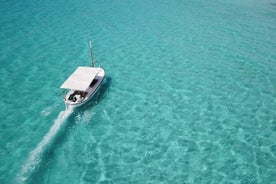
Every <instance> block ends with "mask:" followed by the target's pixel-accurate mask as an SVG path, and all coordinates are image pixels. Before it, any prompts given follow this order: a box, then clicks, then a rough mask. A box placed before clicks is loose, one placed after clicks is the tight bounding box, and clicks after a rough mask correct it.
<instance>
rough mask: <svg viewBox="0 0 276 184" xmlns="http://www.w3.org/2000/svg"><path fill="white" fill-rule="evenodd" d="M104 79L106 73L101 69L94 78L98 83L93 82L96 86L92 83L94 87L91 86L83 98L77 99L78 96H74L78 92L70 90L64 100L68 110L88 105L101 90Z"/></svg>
mask: <svg viewBox="0 0 276 184" xmlns="http://www.w3.org/2000/svg"><path fill="white" fill-rule="evenodd" d="M104 77H105V71H104V70H103V69H102V68H100V71H99V73H98V74H97V75H96V76H95V78H94V80H95V81H96V82H95V81H93V82H94V84H92V83H93V82H92V83H91V84H92V85H91V86H89V88H88V89H87V90H86V91H82V92H81V93H84V94H85V96H82V97H81V95H79V97H78V98H76V97H77V95H74V94H75V93H76V92H77V90H73V89H71V90H69V92H68V93H67V94H66V95H65V97H64V100H63V101H64V103H65V106H66V108H68V107H69V106H70V107H73V108H74V107H79V106H81V105H83V104H85V103H87V102H88V101H89V100H90V99H91V98H92V97H93V96H94V94H95V93H96V92H97V91H98V89H99V88H100V86H101V84H102V82H103V80H104ZM72 97H73V98H72ZM74 98H75V99H74Z"/></svg>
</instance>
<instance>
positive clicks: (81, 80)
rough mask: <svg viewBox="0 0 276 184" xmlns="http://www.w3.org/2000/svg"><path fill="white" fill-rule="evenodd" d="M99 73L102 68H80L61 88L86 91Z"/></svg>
mask: <svg viewBox="0 0 276 184" xmlns="http://www.w3.org/2000/svg"><path fill="white" fill-rule="evenodd" d="M99 71H100V68H92V67H85V66H79V67H78V68H77V69H76V70H75V71H74V73H72V74H71V75H70V77H69V78H68V79H67V80H66V81H65V82H64V83H63V84H62V85H61V86H60V88H63V89H74V90H79V91H86V90H87V88H88V87H89V85H90V83H91V82H92V81H93V79H94V78H95V76H96V75H97V74H98V73H99Z"/></svg>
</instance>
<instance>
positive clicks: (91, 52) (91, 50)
mask: <svg viewBox="0 0 276 184" xmlns="http://www.w3.org/2000/svg"><path fill="white" fill-rule="evenodd" d="M89 46H90V55H91V60H92V65H91V66H92V67H94V65H95V61H94V57H93V49H92V42H91V41H89Z"/></svg>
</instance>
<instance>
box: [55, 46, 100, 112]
mask: <svg viewBox="0 0 276 184" xmlns="http://www.w3.org/2000/svg"><path fill="white" fill-rule="evenodd" d="M89 44H90V53H91V59H92V65H91V66H79V67H78V68H77V69H76V70H75V71H74V72H73V73H72V74H71V75H70V76H69V77H68V78H67V79H66V81H65V82H64V83H63V84H62V85H61V86H60V88H62V89H67V90H68V92H67V93H66V94H65V95H64V99H63V101H64V103H65V106H66V108H68V107H78V106H81V105H83V104H85V103H86V102H88V101H89V100H90V99H91V98H92V97H93V96H94V94H95V93H96V92H97V90H98V89H99V87H100V86H101V84H102V82H103V80H104V77H105V71H104V69H103V68H101V67H95V66H94V65H95V62H94V57H93V51H92V43H91V41H90V42H89Z"/></svg>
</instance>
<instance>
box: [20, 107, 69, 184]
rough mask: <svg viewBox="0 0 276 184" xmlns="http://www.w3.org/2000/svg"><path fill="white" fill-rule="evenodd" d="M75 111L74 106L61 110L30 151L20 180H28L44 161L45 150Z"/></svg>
mask: <svg viewBox="0 0 276 184" xmlns="http://www.w3.org/2000/svg"><path fill="white" fill-rule="evenodd" d="M72 113H73V108H70V107H69V108H67V109H66V110H65V111H61V112H60V113H59V115H58V117H57V119H56V120H55V122H54V124H53V125H52V126H51V128H50V130H49V132H48V133H47V134H46V135H45V136H44V137H43V139H42V141H40V143H39V144H38V145H37V146H36V148H35V149H34V150H33V151H31V152H30V154H29V157H28V159H27V161H26V162H25V164H24V165H23V167H22V168H21V171H20V173H19V175H18V179H19V180H20V182H24V181H26V180H27V179H28V178H29V177H30V176H31V174H32V173H33V172H34V171H35V170H36V169H37V168H38V166H39V165H40V162H41V161H42V156H43V153H44V151H46V150H47V148H48V147H49V146H50V145H51V142H52V141H53V139H54V138H55V137H56V135H57V133H58V132H59V130H60V129H61V127H62V125H63V124H64V122H65V120H66V119H67V118H68V117H69V116H70V115H71V114H72Z"/></svg>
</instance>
